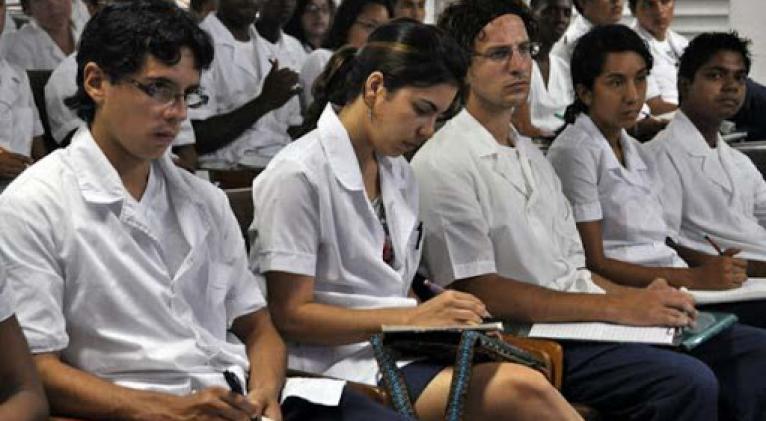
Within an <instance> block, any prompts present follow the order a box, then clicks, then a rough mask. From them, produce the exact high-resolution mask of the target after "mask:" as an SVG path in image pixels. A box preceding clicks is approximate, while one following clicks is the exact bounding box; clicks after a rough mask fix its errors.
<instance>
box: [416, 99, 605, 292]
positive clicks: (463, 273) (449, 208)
mask: <svg viewBox="0 0 766 421" xmlns="http://www.w3.org/2000/svg"><path fill="white" fill-rule="evenodd" d="M513 138H514V140H515V148H514V149H515V150H516V153H505V152H503V149H502V148H501V146H500V145H499V144H498V143H497V141H496V140H495V138H494V137H493V136H492V134H491V133H489V131H487V129H486V128H485V127H484V126H482V125H481V123H479V122H478V121H477V120H476V119H475V118H474V117H473V116H472V115H471V114H470V113H469V112H468V111H467V110H463V111H462V112H460V114H458V115H457V116H456V117H454V118H453V119H452V120H450V121H448V122H447V123H446V124H445V125H444V127H442V129H441V130H439V131H438V132H437V133H436V135H434V137H433V138H432V139H430V140H429V141H428V142H426V144H425V145H424V146H423V147H422V148H420V150H419V151H418V153H417V154H416V155H415V157H414V158H413V160H412V167H413V169H414V170H415V175H416V176H417V180H418V184H419V186H420V191H421V194H420V198H421V200H420V204H421V208H420V209H421V218H422V219H423V224H424V228H425V230H424V234H425V244H424V250H423V259H424V264H425V268H426V269H427V271H428V275H429V276H430V277H431V279H433V280H434V282H437V283H439V284H441V285H448V284H450V283H451V282H453V281H455V280H458V279H464V278H469V277H472V276H479V275H484V274H491V273H497V274H498V275H500V276H503V277H507V278H512V279H516V280H519V281H522V282H528V283H530V284H534V285H539V286H542V287H545V288H550V289H555V290H558V291H567V292H594V293H598V292H602V290H601V289H600V288H599V287H598V286H596V284H594V283H593V281H592V280H591V276H590V272H589V271H588V270H586V269H584V267H585V255H584V252H583V248H582V243H581V241H580V236H579V234H578V232H577V229H576V228H575V222H574V218H573V214H572V209H571V207H570V206H569V202H568V201H567V199H566V197H564V195H563V193H562V192H561V184H560V182H559V179H558V177H557V176H556V173H555V172H554V170H553V168H552V167H551V165H550V163H548V161H547V160H546V159H545V157H544V156H543V155H542V153H541V152H540V151H539V149H538V148H537V147H536V146H534V145H533V144H532V143H531V141H530V140H529V139H528V138H525V137H523V136H520V135H519V134H518V133H516V132H515V130H513ZM519 174H521V175H522V176H521V177H520V176H519Z"/></svg>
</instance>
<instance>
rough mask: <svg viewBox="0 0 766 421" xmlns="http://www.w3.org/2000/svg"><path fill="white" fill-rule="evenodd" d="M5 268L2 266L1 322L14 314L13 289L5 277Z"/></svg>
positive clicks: (0, 268)
mask: <svg viewBox="0 0 766 421" xmlns="http://www.w3.org/2000/svg"><path fill="white" fill-rule="evenodd" d="M5 276H6V275H5V268H4V267H2V266H0V322H3V321H5V320H6V319H8V318H9V317H11V316H13V313H14V307H13V295H11V294H12V293H13V291H12V290H11V289H10V288H9V287H8V281H6V278H5Z"/></svg>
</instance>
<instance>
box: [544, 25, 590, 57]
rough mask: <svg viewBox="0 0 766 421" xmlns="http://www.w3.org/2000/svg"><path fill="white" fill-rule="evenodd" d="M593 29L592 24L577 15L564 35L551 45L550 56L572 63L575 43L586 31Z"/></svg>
mask: <svg viewBox="0 0 766 421" xmlns="http://www.w3.org/2000/svg"><path fill="white" fill-rule="evenodd" d="M591 29H593V23H591V22H590V21H589V20H588V19H585V17H584V16H583V15H581V14H578V15H577V16H576V17H575V19H574V21H572V23H571V24H570V25H569V27H568V28H567V30H566V32H564V35H562V36H561V38H559V40H558V41H556V43H555V44H553V47H552V48H551V54H552V55H555V56H558V57H561V59H563V60H564V62H566V63H571V62H572V53H574V48H575V45H577V41H578V40H579V39H580V37H582V36H583V35H585V34H587V33H588V31H590V30H591Z"/></svg>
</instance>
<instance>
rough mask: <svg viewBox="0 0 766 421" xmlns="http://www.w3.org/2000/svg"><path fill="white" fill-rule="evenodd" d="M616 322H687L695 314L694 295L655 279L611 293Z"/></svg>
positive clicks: (644, 323)
mask: <svg viewBox="0 0 766 421" xmlns="http://www.w3.org/2000/svg"><path fill="white" fill-rule="evenodd" d="M613 297H614V298H616V299H617V303H616V304H617V305H616V308H615V310H616V317H615V320H614V321H616V322H618V323H624V324H628V325H635V326H673V327H676V326H691V325H692V324H693V323H694V320H695V319H696V318H697V310H696V309H695V308H694V298H692V296H691V295H689V294H687V293H685V292H682V291H679V290H677V289H675V288H673V287H671V286H669V285H668V283H667V281H665V280H664V279H655V280H654V281H653V282H652V283H651V284H650V285H649V286H648V287H646V288H634V289H631V290H626V291H625V292H623V293H619V294H614V295H613Z"/></svg>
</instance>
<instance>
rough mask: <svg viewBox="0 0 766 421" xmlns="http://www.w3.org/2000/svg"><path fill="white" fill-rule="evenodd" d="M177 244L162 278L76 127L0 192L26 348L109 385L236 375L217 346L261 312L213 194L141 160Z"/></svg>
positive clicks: (171, 169)
mask: <svg viewBox="0 0 766 421" xmlns="http://www.w3.org/2000/svg"><path fill="white" fill-rule="evenodd" d="M153 166H154V168H153V171H154V170H156V171H158V172H159V174H161V176H162V177H163V178H164V182H165V184H166V185H167V191H168V192H169V194H170V198H171V202H172V204H173V208H174V211H175V215H176V217H177V220H178V224H179V225H180V227H181V230H182V231H183V237H184V238H185V240H186V242H187V243H188V246H189V252H188V254H187V255H186V257H185V259H184V260H183V262H182V264H181V266H180V268H179V269H178V271H176V273H175V275H174V276H171V275H170V273H169V271H168V268H167V266H166V265H165V262H164V261H163V260H162V259H160V258H159V257H158V254H157V253H156V252H153V251H154V250H157V247H158V244H159V245H161V244H162V242H161V240H160V239H159V237H158V236H159V235H161V234H162V233H159V232H157V231H156V230H154V229H152V228H151V227H152V226H153V225H154V224H152V221H148V220H146V217H147V216H146V215H145V214H143V213H142V212H141V208H140V207H139V206H136V202H135V200H132V199H130V200H129V199H128V198H127V195H128V193H127V192H126V190H125V188H124V187H123V185H122V181H121V180H120V177H119V175H118V174H117V171H116V170H115V169H114V167H112V166H111V164H110V163H109V161H108V160H107V158H106V156H105V155H104V154H103V152H102V151H101V149H100V148H99V147H98V146H97V145H96V143H95V141H94V140H93V138H92V137H91V134H90V132H89V131H88V130H87V129H81V130H80V131H78V132H77V133H76V134H75V137H74V139H73V141H72V144H71V145H70V146H69V147H68V148H66V149H60V150H57V151H55V152H53V153H52V154H51V155H49V156H48V157H46V158H45V159H43V160H41V161H40V162H38V163H36V164H35V165H34V166H32V167H30V168H29V169H28V170H27V171H25V172H24V173H23V174H21V175H20V176H19V177H18V178H17V179H16V180H15V181H14V182H13V183H11V185H10V186H9V187H8V188H7V189H6V191H5V192H4V193H3V194H2V195H0V220H1V221H3V222H2V224H0V243H2V244H5V245H6V246H5V247H2V248H1V249H0V266H4V267H5V268H7V271H8V282H9V284H10V287H11V288H12V289H13V291H14V293H15V295H16V300H17V302H19V303H23V305H20V306H18V308H17V313H16V314H17V317H18V319H19V322H20V324H21V326H22V328H23V330H24V333H25V335H26V338H27V341H28V342H29V346H30V349H31V351H32V352H33V353H44V352H54V351H59V352H60V353H61V357H62V360H64V361H66V362H67V364H70V365H72V366H74V367H75V368H78V369H80V370H83V371H86V372H89V373H92V374H94V375H96V376H98V377H101V378H103V379H106V380H109V381H112V382H114V383H117V384H120V385H123V386H126V387H133V388H139V389H148V390H157V391H164V392H168V393H175V394H186V393H190V392H191V391H192V389H194V388H197V389H199V388H200V387H204V386H210V385H219V386H222V387H226V383H225V382H224V381H223V377H222V375H221V372H222V371H223V370H225V369H227V368H228V369H233V370H235V371H236V372H238V373H239V374H240V376H242V374H243V373H245V372H247V370H248V367H249V362H248V357H247V355H246V353H245V347H244V345H243V344H242V343H241V342H239V341H238V340H229V339H227V330H228V328H230V327H231V325H232V322H233V321H234V319H236V318H237V317H239V316H242V315H246V314H250V313H253V312H255V311H257V310H259V309H261V308H263V307H264V306H265V301H264V298H263V296H262V294H261V293H260V291H259V289H258V288H257V287H256V285H257V281H256V279H255V277H254V276H253V275H252V273H250V271H249V269H248V266H247V258H246V255H245V253H244V243H243V241H242V236H241V233H240V230H239V226H238V224H237V222H236V219H235V218H234V215H233V214H232V212H231V209H230V207H229V204H228V201H227V200H226V197H225V195H224V194H223V192H221V191H220V190H218V189H217V188H215V187H213V186H212V185H210V184H209V183H207V182H205V181H203V180H200V179H198V178H196V177H195V176H193V175H192V174H188V173H187V172H186V171H183V170H180V169H178V168H176V166H175V165H173V163H172V162H171V160H170V158H169V155H167V154H166V155H165V156H164V157H163V158H161V159H159V160H158V161H156V162H155V163H154V164H153Z"/></svg>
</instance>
